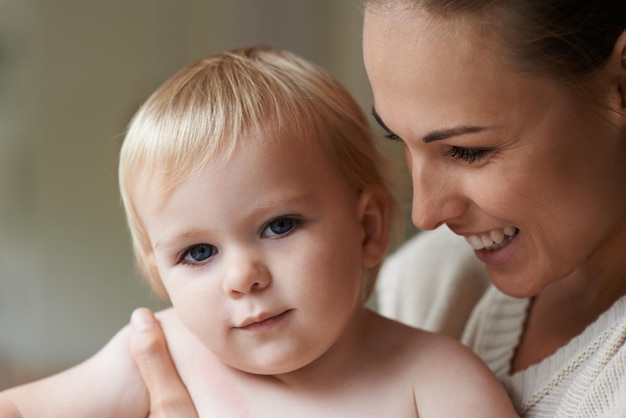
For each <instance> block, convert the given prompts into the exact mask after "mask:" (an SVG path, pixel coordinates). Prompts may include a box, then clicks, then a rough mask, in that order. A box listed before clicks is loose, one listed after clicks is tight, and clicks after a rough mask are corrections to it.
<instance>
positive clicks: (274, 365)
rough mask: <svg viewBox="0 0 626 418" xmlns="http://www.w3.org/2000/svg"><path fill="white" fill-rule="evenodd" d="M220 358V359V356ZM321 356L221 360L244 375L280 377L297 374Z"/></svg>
mask: <svg viewBox="0 0 626 418" xmlns="http://www.w3.org/2000/svg"><path fill="white" fill-rule="evenodd" d="M218 357H220V356H219V355H218ZM317 358H319V355H310V356H303V355H299V356H272V357H270V358H250V357H249V356H248V357H247V358H245V359H243V360H242V359H236V360H233V359H228V358H221V361H222V362H223V363H224V364H226V365H227V366H229V367H231V368H233V369H235V370H238V371H240V372H243V373H247V374H253V375H259V376H279V375H285V374H289V373H293V372H296V371H298V370H301V369H303V368H306V367H307V366H308V365H310V364H312V363H314V362H315V360H317Z"/></svg>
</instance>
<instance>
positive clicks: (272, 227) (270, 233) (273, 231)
mask: <svg viewBox="0 0 626 418" xmlns="http://www.w3.org/2000/svg"><path fill="white" fill-rule="evenodd" d="M295 226H296V220H295V219H293V218H278V219H274V220H273V221H271V222H270V223H268V224H267V227H266V228H265V231H263V235H264V236H266V237H275V236H277V235H284V234H286V233H288V232H290V231H291V230H292V229H293V228H294V227H295Z"/></svg>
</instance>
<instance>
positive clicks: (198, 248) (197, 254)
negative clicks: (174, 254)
mask: <svg viewBox="0 0 626 418" xmlns="http://www.w3.org/2000/svg"><path fill="white" fill-rule="evenodd" d="M216 253H217V248H215V247H214V246H212V245H210V244H196V245H192V246H191V247H189V248H188V249H187V251H186V252H185V253H184V254H183V261H184V262H186V263H189V264H197V263H202V262H203V261H206V260H208V259H209V258H210V257H212V256H214V255H215V254H216Z"/></svg>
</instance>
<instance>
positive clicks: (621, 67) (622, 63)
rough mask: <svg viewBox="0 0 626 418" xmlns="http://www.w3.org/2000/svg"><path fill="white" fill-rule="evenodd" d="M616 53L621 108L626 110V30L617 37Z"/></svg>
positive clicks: (623, 110)
mask: <svg viewBox="0 0 626 418" xmlns="http://www.w3.org/2000/svg"><path fill="white" fill-rule="evenodd" d="M614 54H615V56H616V57H615V58H616V59H615V61H617V68H618V72H619V75H618V77H619V80H618V89H619V93H620V96H621V110H622V112H626V30H624V31H623V32H622V34H621V35H620V37H619V38H617V42H616V43H615V52H614Z"/></svg>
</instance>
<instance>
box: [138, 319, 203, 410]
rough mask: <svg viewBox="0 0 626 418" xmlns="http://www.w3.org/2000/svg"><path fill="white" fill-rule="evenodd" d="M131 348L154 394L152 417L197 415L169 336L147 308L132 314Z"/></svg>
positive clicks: (149, 388) (151, 397)
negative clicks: (172, 354) (168, 345)
mask: <svg viewBox="0 0 626 418" xmlns="http://www.w3.org/2000/svg"><path fill="white" fill-rule="evenodd" d="M130 322H131V337H130V349H131V353H132V355H133V358H134V360H135V364H136V365H137V368H138V369H139V372H140V373H141V376H142V378H143V381H144V383H145V384H146V388H148V393H149V395H150V415H149V418H171V417H175V418H197V417H198V414H197V412H196V408H195V407H194V405H193V402H192V401H191V397H190V396H189V392H187V388H186V387H185V385H184V384H183V382H182V381H181V380H180V376H179V375H178V372H177V371H176V367H175V366H174V363H173V362H172V358H171V357H170V353H169V351H168V349H167V344H166V342H165V335H164V334H163V330H162V329H161V326H160V324H159V321H158V320H157V319H156V318H155V317H154V314H153V313H152V311H150V310H149V309H147V308H139V309H136V310H135V311H134V312H133V314H132V315H131V321H130Z"/></svg>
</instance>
